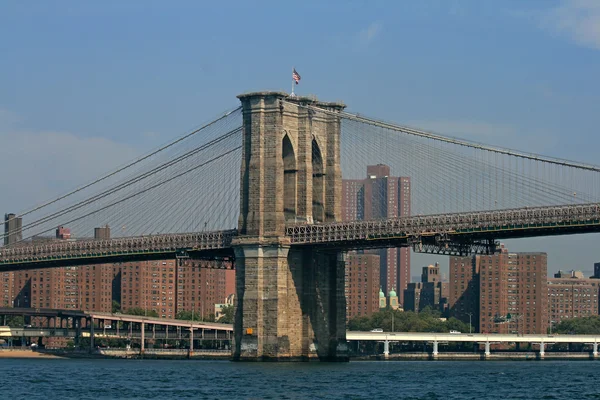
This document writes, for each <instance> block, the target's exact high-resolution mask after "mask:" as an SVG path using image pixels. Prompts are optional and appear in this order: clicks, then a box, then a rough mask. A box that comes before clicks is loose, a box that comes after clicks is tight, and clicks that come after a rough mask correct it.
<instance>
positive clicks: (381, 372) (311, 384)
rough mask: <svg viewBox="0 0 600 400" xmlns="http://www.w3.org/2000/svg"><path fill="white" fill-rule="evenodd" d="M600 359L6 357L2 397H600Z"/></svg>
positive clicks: (0, 365)
mask: <svg viewBox="0 0 600 400" xmlns="http://www.w3.org/2000/svg"><path fill="white" fill-rule="evenodd" d="M599 375H600V361H597V362H594V361H541V362H540V361H531V362H526V361H520V362H519V361H516V362H511V361H507V362H503V361H499V362H496V361H494V362H476V361H473V362H468V361H460V362H451V361H448V362H446V361H436V362H431V361H429V362H427V361H423V362H419V361H408V362H356V361H354V362H351V363H348V364H324V363H310V364H307V363H302V364H287V363H285V364H284V363H233V362H229V361H195V360H194V361H155V360H64V359H46V360H39V359H0V398H2V399H142V398H143V399H179V398H197V399H204V398H206V399H366V398H368V399H497V398H503V399H600V383H599V379H598V376H599Z"/></svg>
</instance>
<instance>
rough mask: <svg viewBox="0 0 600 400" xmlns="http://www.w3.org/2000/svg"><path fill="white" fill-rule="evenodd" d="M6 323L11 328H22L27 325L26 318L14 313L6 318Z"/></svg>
mask: <svg viewBox="0 0 600 400" xmlns="http://www.w3.org/2000/svg"><path fill="white" fill-rule="evenodd" d="M6 325H7V326H10V327H11V328H22V327H23V325H25V320H23V317H22V316H21V315H13V316H10V317H8V318H6Z"/></svg>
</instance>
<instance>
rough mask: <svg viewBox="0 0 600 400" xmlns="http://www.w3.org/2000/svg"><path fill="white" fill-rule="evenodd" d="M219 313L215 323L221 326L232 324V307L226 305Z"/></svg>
mask: <svg viewBox="0 0 600 400" xmlns="http://www.w3.org/2000/svg"><path fill="white" fill-rule="evenodd" d="M221 312H222V314H221V318H219V319H218V321H217V322H220V323H222V324H233V319H234V317H235V315H234V309H233V305H231V304H229V305H226V306H225V307H223V310H221Z"/></svg>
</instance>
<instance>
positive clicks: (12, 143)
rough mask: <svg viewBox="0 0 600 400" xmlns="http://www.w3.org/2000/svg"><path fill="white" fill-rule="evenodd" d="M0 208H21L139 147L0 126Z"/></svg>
mask: <svg viewBox="0 0 600 400" xmlns="http://www.w3.org/2000/svg"><path fill="white" fill-rule="evenodd" d="M0 143H2V146H0V160H2V165H3V169H4V171H5V172H4V173H3V174H1V175H0V188H2V189H3V190H2V196H0V213H3V212H20V211H23V210H24V209H26V208H28V207H30V206H32V205H35V204H39V203H40V202H42V201H44V200H48V199H49V198H50V197H53V196H56V195H59V194H61V193H63V192H65V191H67V190H69V189H72V188H74V187H75V186H77V185H80V184H82V183H87V182H89V181H90V180H92V179H94V178H96V177H98V176H100V175H101V174H103V173H105V172H107V171H110V170H113V169H114V168H115V167H116V166H118V165H122V164H123V163H124V162H126V161H128V160H131V159H133V158H134V157H136V155H137V154H138V152H139V150H137V149H135V148H133V147H131V146H129V145H125V144H122V143H117V142H113V141H111V140H107V139H104V138H97V137H96V138H85V137H78V136H76V135H73V134H71V133H63V132H22V131H14V130H8V131H5V130H4V131H0Z"/></svg>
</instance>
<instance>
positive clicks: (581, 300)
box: [548, 271, 600, 325]
mask: <svg viewBox="0 0 600 400" xmlns="http://www.w3.org/2000/svg"><path fill="white" fill-rule="evenodd" d="M599 287H600V280H598V279H593V278H587V279H586V278H584V277H583V273H581V272H579V271H571V272H570V273H565V272H562V271H559V272H558V273H556V274H554V278H549V279H548V318H549V324H552V325H557V324H559V323H560V322H561V321H562V320H565V319H569V318H581V317H590V316H592V315H598V295H599V292H598V291H599Z"/></svg>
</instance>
